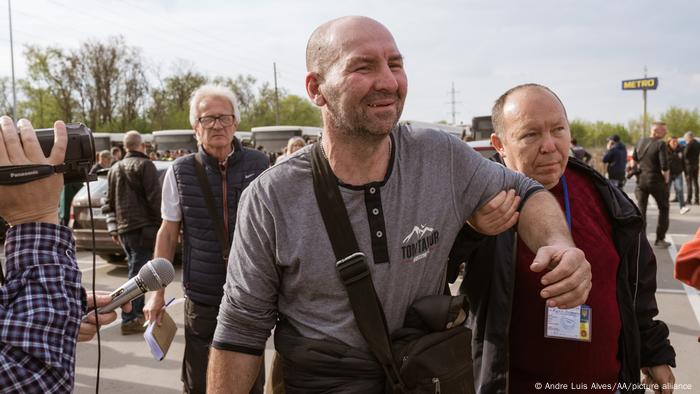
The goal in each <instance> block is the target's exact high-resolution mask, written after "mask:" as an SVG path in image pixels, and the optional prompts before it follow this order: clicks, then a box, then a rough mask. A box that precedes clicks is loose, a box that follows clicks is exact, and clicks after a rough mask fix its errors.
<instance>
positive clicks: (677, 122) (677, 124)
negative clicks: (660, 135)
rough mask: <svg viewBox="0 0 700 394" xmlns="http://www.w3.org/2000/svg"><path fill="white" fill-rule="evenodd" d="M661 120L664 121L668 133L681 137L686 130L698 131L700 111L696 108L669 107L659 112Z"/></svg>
mask: <svg viewBox="0 0 700 394" xmlns="http://www.w3.org/2000/svg"><path fill="white" fill-rule="evenodd" d="M661 121H663V122H666V127H667V128H668V133H669V135H673V136H676V137H681V136H683V134H684V133H685V132H686V131H692V132H693V133H695V134H698V132H700V112H699V111H698V109H697V108H696V109H694V110H692V111H691V110H687V109H683V108H678V107H671V108H669V109H668V110H667V111H666V112H664V113H662V114H661Z"/></svg>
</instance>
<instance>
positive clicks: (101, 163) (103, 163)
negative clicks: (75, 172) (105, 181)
mask: <svg viewBox="0 0 700 394" xmlns="http://www.w3.org/2000/svg"><path fill="white" fill-rule="evenodd" d="M97 158H98V159H99V160H98V161H97V163H95V165H94V166H92V168H91V169H90V174H97V171H99V170H102V169H105V168H109V167H110V166H111V165H112V153H110V151H108V150H103V151H100V153H98V154H97Z"/></svg>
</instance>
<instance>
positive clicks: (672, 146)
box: [667, 136, 690, 215]
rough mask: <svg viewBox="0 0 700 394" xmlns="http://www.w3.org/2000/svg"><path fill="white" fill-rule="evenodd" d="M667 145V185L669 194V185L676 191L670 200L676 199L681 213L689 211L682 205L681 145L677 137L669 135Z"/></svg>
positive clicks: (688, 208)
mask: <svg viewBox="0 0 700 394" xmlns="http://www.w3.org/2000/svg"><path fill="white" fill-rule="evenodd" d="M667 147H668V170H669V174H670V180H671V182H670V183H669V185H668V189H669V194H670V191H671V187H673V190H674V191H675V193H676V197H675V198H674V199H673V200H670V202H673V201H678V205H679V206H680V213H681V215H685V214H686V213H687V212H688V211H690V207H688V206H684V200H683V147H682V146H680V145H678V138H677V137H673V136H671V138H669V140H668V142H667Z"/></svg>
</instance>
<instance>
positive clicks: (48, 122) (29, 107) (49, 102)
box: [17, 80, 70, 128]
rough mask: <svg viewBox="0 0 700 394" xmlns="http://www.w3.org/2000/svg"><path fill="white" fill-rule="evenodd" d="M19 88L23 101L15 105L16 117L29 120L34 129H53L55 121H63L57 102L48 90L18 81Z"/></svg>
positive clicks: (24, 81)
mask: <svg viewBox="0 0 700 394" xmlns="http://www.w3.org/2000/svg"><path fill="white" fill-rule="evenodd" d="M19 86H20V91H21V92H22V96H23V97H24V99H23V100H20V101H19V102H18V103H17V116H21V117H24V118H27V119H31V120H32V125H33V126H34V127H36V128H46V127H53V122H54V121H55V120H57V119H63V118H62V116H61V115H62V114H61V110H60V108H59V106H58V102H57V101H56V98H55V97H54V96H53V95H52V94H51V93H50V92H49V91H48V89H45V88H41V87H34V86H32V84H31V83H30V82H29V81H27V80H22V81H20V82H19ZM66 121H70V120H66Z"/></svg>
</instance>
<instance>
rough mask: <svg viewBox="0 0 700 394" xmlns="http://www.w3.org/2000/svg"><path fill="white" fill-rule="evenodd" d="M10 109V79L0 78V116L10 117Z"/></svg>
mask: <svg viewBox="0 0 700 394" xmlns="http://www.w3.org/2000/svg"><path fill="white" fill-rule="evenodd" d="M13 112H14V111H13V108H12V86H11V83H10V78H8V77H2V78H0V115H10V116H12V113H13Z"/></svg>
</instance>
